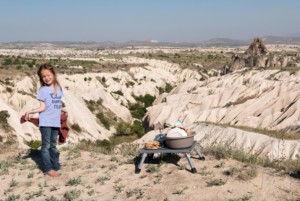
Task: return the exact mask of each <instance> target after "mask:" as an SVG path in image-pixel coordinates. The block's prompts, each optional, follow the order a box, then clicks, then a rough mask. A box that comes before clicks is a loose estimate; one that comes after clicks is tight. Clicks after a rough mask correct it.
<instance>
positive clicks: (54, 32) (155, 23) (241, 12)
mask: <svg viewBox="0 0 300 201" xmlns="http://www.w3.org/2000/svg"><path fill="white" fill-rule="evenodd" d="M29 3H30V4H29ZM0 6H1V8H2V11H1V13H0V26H1V31H0V42H16V41H22V42H30V41H35V42H43V41H45V42H46V41H47V42H60V41H66V42H106V41H112V42H121V43H124V42H128V41H132V40H136V41H145V40H157V41H162V42H202V41H205V40H208V39H211V38H231V39H240V40H245V39H251V38H253V37H262V36H269V35H273V36H291V35H297V36H300V27H299V26H296V25H297V24H298V23H299V20H300V12H298V8H299V7H300V1H296V0H290V1H280V0H265V1H258V0H253V1H251V2H245V1H238V0H228V1H218V0H211V1H201V0H199V1H196V0H187V1H180V0H172V1H171V0H164V1H159V0H152V1H146V0H127V1H126V0H111V1H96V0H90V1H82V0H73V1H71V0H65V1H58V0H54V1H38V0H32V1H21V0H15V1H1V2H0Z"/></svg>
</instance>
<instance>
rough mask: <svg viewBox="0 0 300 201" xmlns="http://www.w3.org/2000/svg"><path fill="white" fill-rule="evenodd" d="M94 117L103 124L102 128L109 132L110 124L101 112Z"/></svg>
mask: <svg viewBox="0 0 300 201" xmlns="http://www.w3.org/2000/svg"><path fill="white" fill-rule="evenodd" d="M96 117H97V118H98V119H99V120H100V122H101V123H102V124H103V126H104V127H105V128H106V129H107V130H109V129H110V123H109V120H108V119H107V118H106V117H105V116H104V114H103V113H102V112H99V113H98V114H97V115H96Z"/></svg>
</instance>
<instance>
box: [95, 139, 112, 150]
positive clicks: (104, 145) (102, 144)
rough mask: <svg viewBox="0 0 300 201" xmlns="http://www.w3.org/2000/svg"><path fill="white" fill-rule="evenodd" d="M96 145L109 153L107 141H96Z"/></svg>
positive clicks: (109, 146) (109, 145)
mask: <svg viewBox="0 0 300 201" xmlns="http://www.w3.org/2000/svg"><path fill="white" fill-rule="evenodd" d="M96 145H97V146H100V147H102V148H103V149H104V150H105V151H111V150H112V148H111V143H110V141H108V140H97V141H96Z"/></svg>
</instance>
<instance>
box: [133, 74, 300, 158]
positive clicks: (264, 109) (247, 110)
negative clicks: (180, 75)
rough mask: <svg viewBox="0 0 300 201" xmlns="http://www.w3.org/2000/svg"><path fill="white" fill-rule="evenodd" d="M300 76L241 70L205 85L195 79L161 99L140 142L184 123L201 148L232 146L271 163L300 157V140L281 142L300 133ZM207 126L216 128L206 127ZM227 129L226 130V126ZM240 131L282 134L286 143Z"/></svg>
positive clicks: (214, 78) (209, 80)
mask: <svg viewBox="0 0 300 201" xmlns="http://www.w3.org/2000/svg"><path fill="white" fill-rule="evenodd" d="M299 82H300V71H297V72H288V71H278V70H265V71H258V70H253V71H246V70H245V71H242V72H241V71H240V72H234V73H231V74H228V75H225V76H221V77H213V78H209V79H208V80H205V81H197V80H194V79H191V80H189V81H187V82H185V83H182V84H180V85H179V86H178V87H176V88H175V89H173V90H172V91H171V93H170V94H168V95H162V96H163V98H162V97H159V98H158V99H157V100H159V101H156V102H155V105H153V106H152V107H150V108H149V109H148V112H147V115H146V116H145V118H144V120H145V122H146V123H147V127H149V128H153V129H154V131H151V132H149V134H147V135H146V136H144V138H143V139H141V140H139V141H138V142H139V143H141V142H144V141H147V140H151V139H152V140H153V137H154V136H155V135H156V134H157V133H158V130H155V129H158V127H159V126H158V125H163V124H164V123H168V124H171V125H174V122H175V121H176V120H177V119H179V120H181V121H182V122H183V125H184V127H186V128H190V129H192V130H194V131H195V132H196V133H197V135H196V137H195V139H196V140H197V141H202V144H203V145H204V146H205V145H211V144H213V143H225V144H226V143H228V142H230V145H232V146H238V147H244V148H247V149H251V150H252V151H260V150H263V151H262V153H264V154H267V155H268V156H269V157H270V158H273V159H274V158H276V159H278V158H295V157H296V156H297V154H299V149H300V142H299V140H282V139H284V136H285V134H284V133H286V135H288V133H289V132H299V131H300V109H299V108H300V100H299V98H300V88H299ZM207 122H210V123H213V124H214V126H213V125H210V124H208V125H207V124H206V123H207ZM223 125H226V128H225V127H224V126H223ZM231 126H236V127H239V126H240V127H242V126H245V127H252V128H258V129H267V130H276V131H282V133H283V137H282V139H275V138H272V137H270V136H266V135H263V134H259V133H253V132H247V131H244V130H241V129H236V128H233V127H231Z"/></svg>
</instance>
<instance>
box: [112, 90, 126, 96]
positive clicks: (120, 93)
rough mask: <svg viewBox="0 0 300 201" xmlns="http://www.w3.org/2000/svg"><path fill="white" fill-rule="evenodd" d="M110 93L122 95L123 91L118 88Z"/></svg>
mask: <svg viewBox="0 0 300 201" xmlns="http://www.w3.org/2000/svg"><path fill="white" fill-rule="evenodd" d="M112 93H115V94H118V95H120V96H123V95H124V94H123V92H122V91H121V90H118V91H113V92H112Z"/></svg>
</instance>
